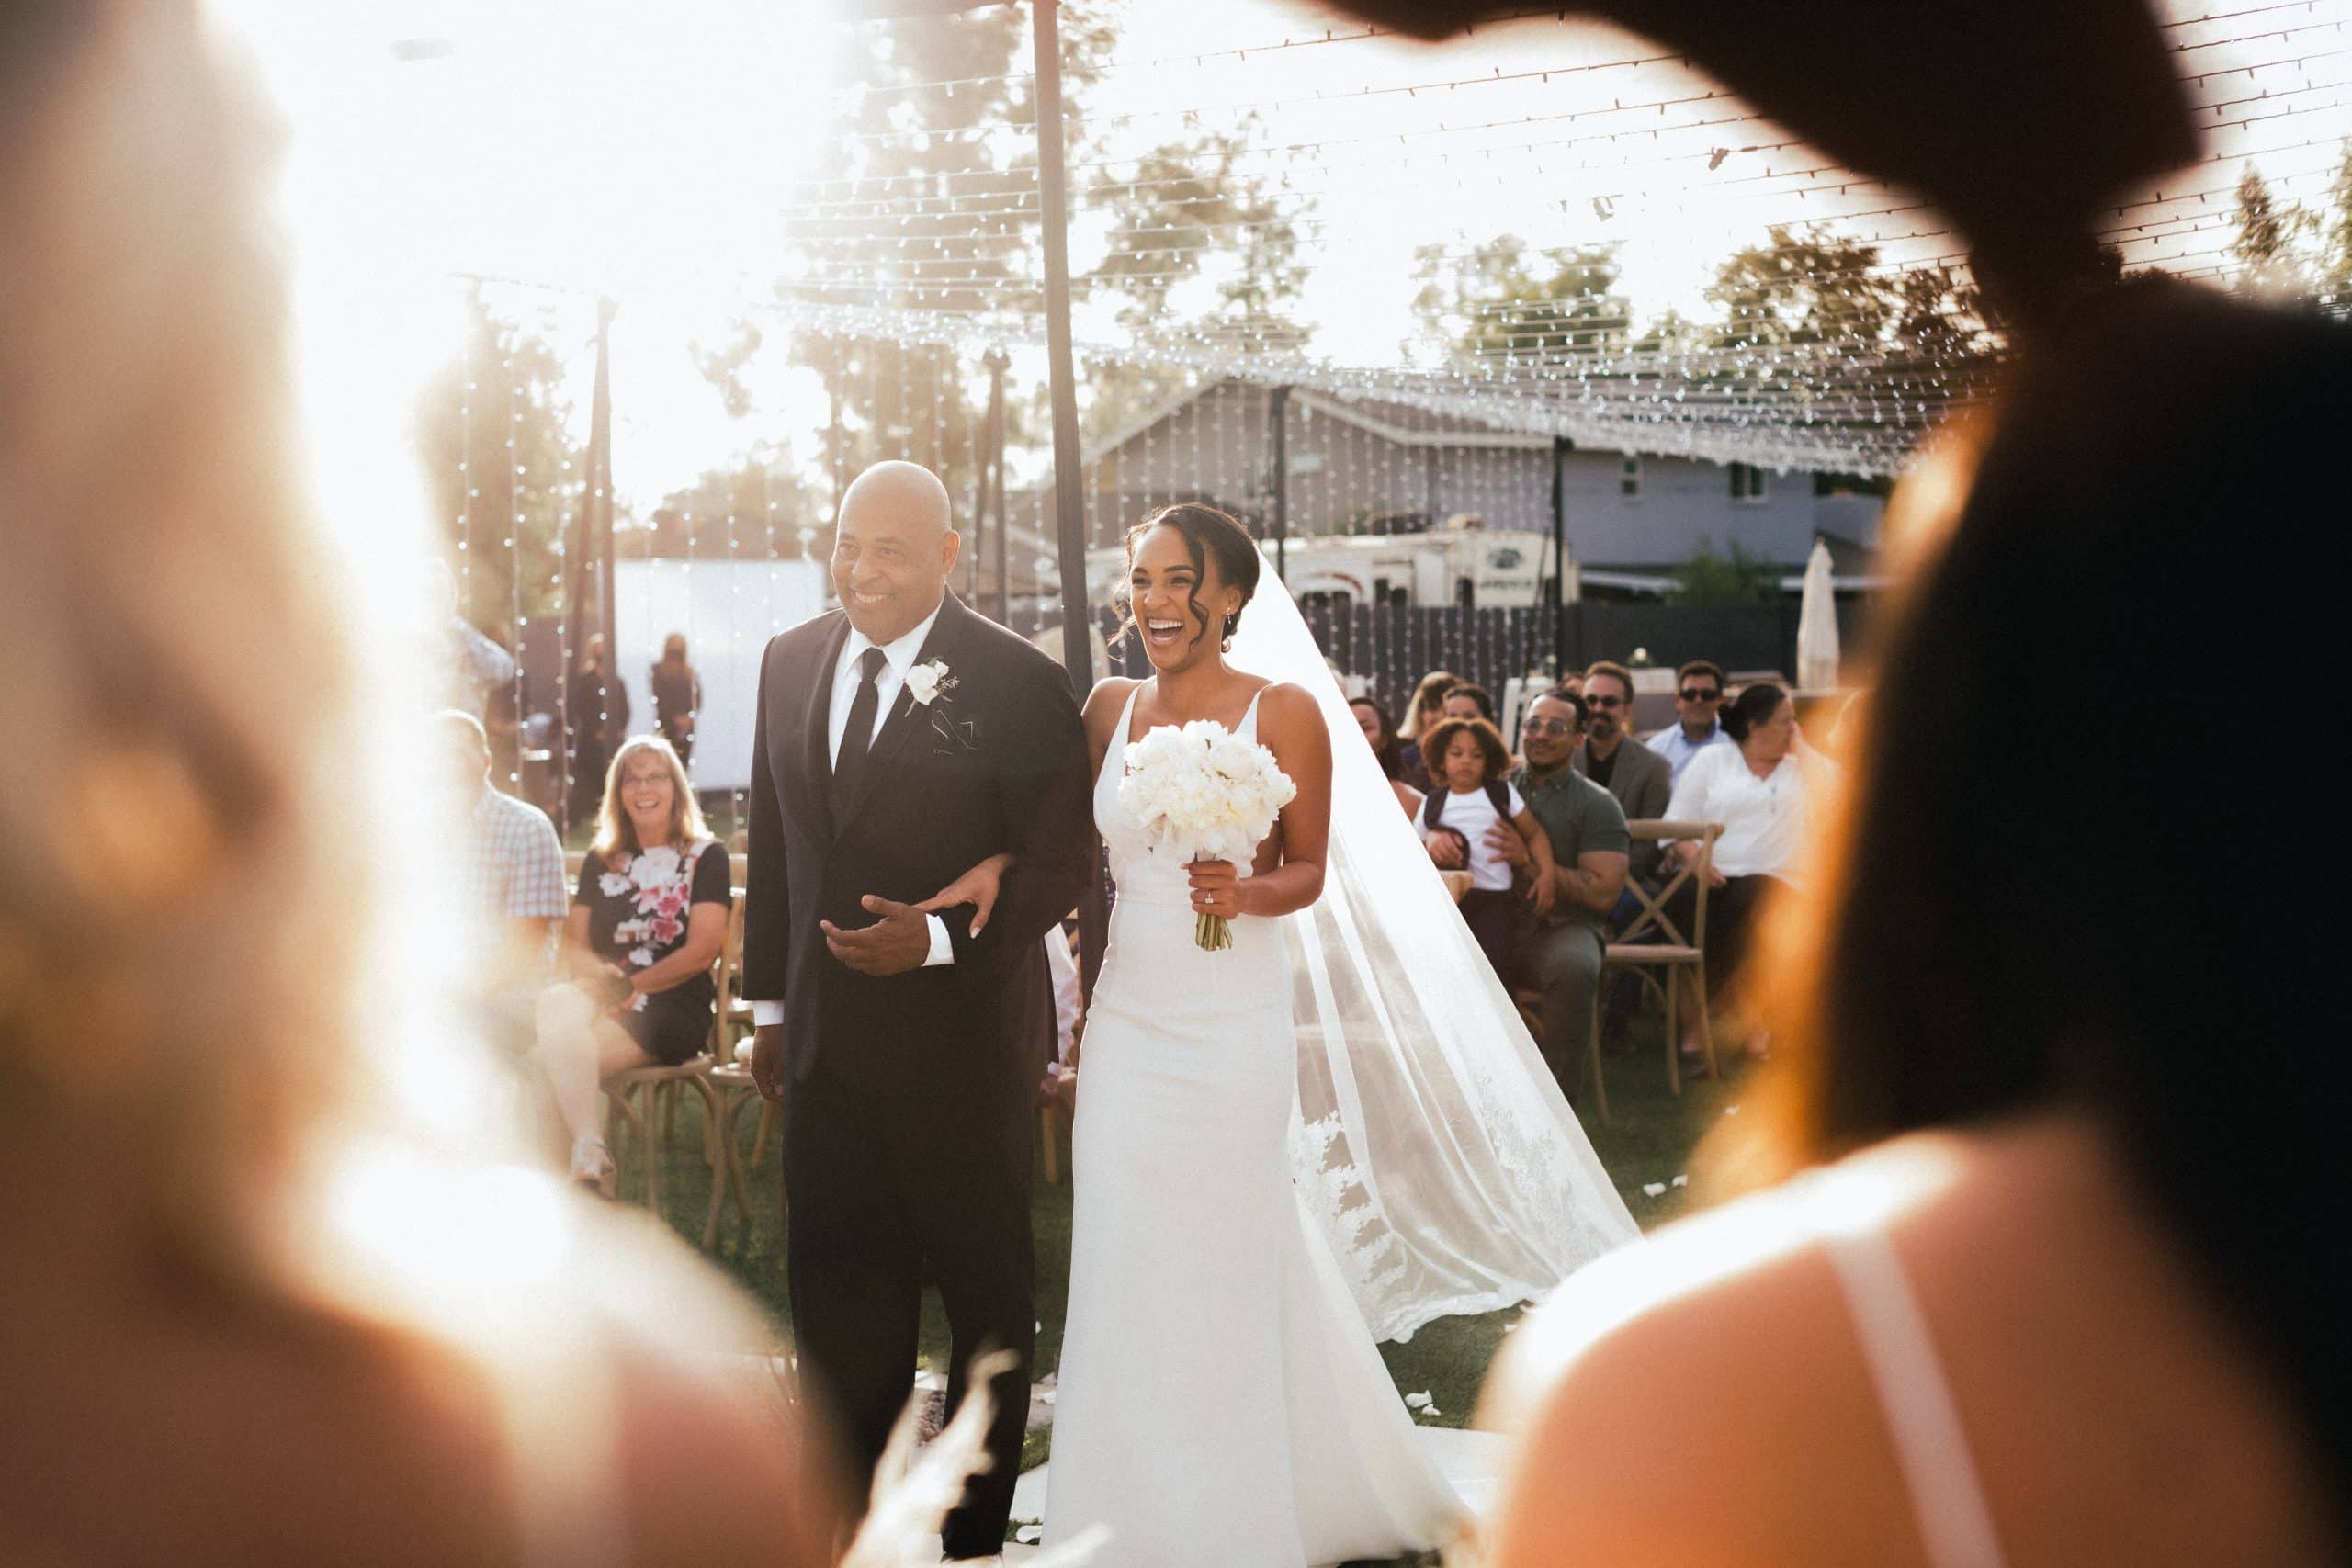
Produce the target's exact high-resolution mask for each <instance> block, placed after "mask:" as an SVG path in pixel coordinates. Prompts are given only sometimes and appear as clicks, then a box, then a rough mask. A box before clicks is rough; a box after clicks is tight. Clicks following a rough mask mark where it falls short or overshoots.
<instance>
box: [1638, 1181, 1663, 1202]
mask: <svg viewBox="0 0 2352 1568" xmlns="http://www.w3.org/2000/svg"><path fill="white" fill-rule="evenodd" d="M1642 1191H1643V1194H1644V1195H1645V1196H1646V1197H1651V1198H1663V1197H1665V1196H1666V1183H1665V1182H1663V1181H1645V1182H1643V1183H1642Z"/></svg>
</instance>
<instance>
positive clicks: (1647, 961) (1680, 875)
mask: <svg viewBox="0 0 2352 1568" xmlns="http://www.w3.org/2000/svg"><path fill="white" fill-rule="evenodd" d="M1625 829H1626V832H1627V833H1628V835H1629V836H1631V838H1632V839H1633V840H1634V842H1635V843H1637V844H1639V843H1648V844H1660V845H1663V844H1667V843H1671V842H1677V841H1684V840H1687V841H1689V842H1691V843H1695V844H1697V845H1698V846H1699V852H1698V853H1697V854H1695V855H1693V856H1692V857H1691V859H1690V860H1689V861H1688V862H1687V863H1685V862H1679V861H1677V860H1676V859H1675V858H1674V857H1673V856H1671V855H1665V856H1661V857H1660V860H1659V864H1660V865H1661V866H1668V867H1672V868H1673V874H1672V875H1670V876H1668V878H1667V879H1666V880H1665V881H1664V882H1663V883H1661V884H1660V885H1659V886H1658V888H1657V891H1656V892H1655V893H1653V892H1652V891H1650V889H1649V888H1647V887H1645V886H1643V885H1642V884H1641V883H1639V882H1636V881H1634V880H1633V879H1632V878H1630V877H1629V878H1627V879H1626V882H1625V886H1626V890H1627V891H1629V892H1630V893H1632V894H1633V896H1634V906H1635V907H1634V914H1633V918H1632V919H1628V920H1627V921H1626V922H1625V924H1624V925H1623V927H1622V928H1620V929H1619V930H1618V931H1614V932H1612V933H1611V937H1610V940H1609V942H1608V943H1607V944H1606V946H1605V947H1604V948H1603V950H1602V953H1601V962H1600V983H1599V984H1597V985H1595V986H1594V987H1593V989H1592V1006H1593V1028H1592V1050H1593V1057H1592V1071H1593V1077H1594V1079H1595V1080H1596V1082H1597V1081H1598V1080H1599V1078H1600V998H1602V996H1603V995H1605V994H1606V993H1607V990H1608V982H1609V972H1610V971H1611V969H1630V970H1632V971H1633V972H1634V974H1635V975H1637V976H1640V977H1641V981H1642V984H1643V985H1645V986H1646V987H1649V989H1650V992H1651V994H1652V995H1654V996H1656V997H1657V998H1658V1001H1659V1003H1660V1004H1661V1005H1662V1006H1663V1007H1664V1008H1665V1010H1666V1082H1667V1087H1668V1088H1669V1089H1672V1090H1673V1091H1674V1092H1675V1093H1676V1094H1678V1095H1679V1094H1680V1093H1681V1092H1682V1040H1681V1036H1680V1035H1679V1033H1677V1032H1676V1030H1675V1024H1676V1022H1677V1011H1678V1010H1677V1005H1676V1004H1677V1003H1678V1002H1679V1000H1680V996H1679V991H1680V988H1681V986H1682V983H1683V982H1682V976H1683V975H1684V973H1685V972H1686V971H1687V972H1689V975H1690V976H1691V978H1690V984H1691V986H1692V987H1695V997H1694V999H1695V1001H1696V1004H1697V1006H1698V1009H1699V1040H1700V1043H1701V1044H1702V1045H1703V1046H1704V1047H1705V1050H1706V1059H1707V1071H1708V1073H1709V1074H1710V1075H1712V1074H1713V1072H1714V1070H1715V1030H1714V1024H1713V1021H1711V1020H1710V1019H1709V1017H1708V1016H1707V890H1708V882H1709V876H1708V873H1709V871H1710V869H1711V868H1712V867H1713V865H1714V861H1715V840H1717V839H1719V838H1721V837H1722V836H1723V830H1724V829H1723V824H1722V823H1720V822H1674V821H1668V820H1666V819H1664V818H1648V819H1645V820H1641V821H1634V822H1628V823H1626V824H1625ZM1684 886H1691V887H1692V888H1694V889H1695V892H1694V894H1693V896H1692V897H1691V925H1690V929H1689V930H1687V931H1686V930H1684V929H1683V928H1682V927H1681V925H1680V924H1679V922H1677V920H1676V919H1675V918H1674V912H1673V908H1672V906H1673V904H1674V902H1675V900H1676V899H1677V898H1678V897H1679V896H1680V895H1681V892H1682V889H1683V888H1684ZM1661 971H1663V972H1664V974H1665V976H1666V978H1665V980H1664V982H1663V983H1661V982H1660V981H1659V979H1658V976H1659V973H1660V972H1661ZM1601 1114H1602V1115H1603V1116H1604V1117H1605V1116H1606V1115H1607V1114H1608V1099H1607V1096H1606V1095H1605V1094H1604V1095H1603V1096H1602V1099H1601Z"/></svg>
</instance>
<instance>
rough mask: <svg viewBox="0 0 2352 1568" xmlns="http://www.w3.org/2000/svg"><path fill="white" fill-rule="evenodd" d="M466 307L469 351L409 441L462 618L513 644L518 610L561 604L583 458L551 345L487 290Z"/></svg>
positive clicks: (431, 394)
mask: <svg viewBox="0 0 2352 1568" xmlns="http://www.w3.org/2000/svg"><path fill="white" fill-rule="evenodd" d="M467 310H468V312H469V330H468V332H467V339H466V349H465V352H464V354H463V355H461V356H460V357H459V358H458V359H457V360H456V361H454V362H452V363H451V364H449V365H448V366H447V367H444V368H443V369H442V370H441V371H440V372H439V373H438V374H436V375H435V376H434V377H433V378H431V379H430V380H429V381H427V383H426V384H425V388H424V392H423V394H422V395H421V397H420V398H419V399H418V403H417V414H416V423H415V427H414V433H413V438H414V441H415V444H416V448H417V454H418V457H420V459H421V460H422V461H423V462H424V466H425V472H426V475H427V479H428V483H429V484H430V487H431V490H432V492H433V504H434V512H435V516H436V517H437V518H438V520H439V522H440V525H441V530H442V535H443V537H444V539H445V541H446V542H447V547H448V551H449V560H450V563H451V570H453V572H454V573H455V574H456V576H457V579H458V590H459V593H460V596H461V597H460V604H459V608H460V611H461V613H463V614H464V615H465V616H466V618H467V619H468V620H469V621H471V622H472V623H473V624H474V625H475V626H481V627H482V628H484V629H485V630H488V631H493V632H496V633H498V634H499V635H501V636H503V637H506V638H507V639H508V640H509V642H510V643H511V642H512V640H513V638H514V637H515V629H516V628H515V615H516V612H517V610H518V608H519V610H520V613H521V614H522V615H526V616H539V615H548V614H550V613H552V612H553V610H554V609H555V607H556V606H557V605H558V604H560V602H561V600H562V586H561V584H560V583H559V581H557V576H558V573H557V560H558V555H557V550H558V545H559V541H560V540H562V539H563V538H564V537H565V530H566V529H568V528H569V527H570V526H571V524H572V522H573V520H574V517H575V514H576V513H577V512H578V510H579V504H580V485H579V482H578V477H577V471H576V465H575V459H576V457H577V453H576V451H575V450H574V448H573V446H572V445H571V438H570V436H569V435H568V434H566V431H567V426H568V424H569V423H570V417H571V416H570V411H569V409H568V408H567V407H566V406H565V404H564V402H563V400H562V397H561V394H560V389H561V386H562V382H563V365H562V363H561V361H560V359H559V358H558V357H557V355H556V352H555V350H554V349H553V348H552V347H550V346H549V345H548V342H547V340H546V339H544V338H542V337H540V336H538V335H537V333H531V332H528V331H526V330H525V329H524V327H522V326H521V325H520V324H519V323H517V322H514V321H503V320H501V319H500V318H499V317H497V316H496V315H494V314H492V310H491V309H490V307H489V305H488V303H487V302H486V301H485V300H484V299H483V298H482V294H481V289H479V288H476V289H475V290H473V292H472V293H471V294H470V295H469V298H468V300H467ZM509 540H512V541H513V543H512V545H511V546H510V545H509V543H508V541H509ZM518 568H519V570H520V573H521V583H520V586H519V590H518V587H517V584H516V581H515V578H516V572H517V570H518Z"/></svg>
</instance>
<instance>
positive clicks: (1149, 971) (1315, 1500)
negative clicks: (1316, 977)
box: [1045, 695, 1462, 1568]
mask: <svg viewBox="0 0 2352 1568" xmlns="http://www.w3.org/2000/svg"><path fill="white" fill-rule="evenodd" d="M1134 713H1135V698H1134V697H1133V696H1132V695H1131V696H1130V697H1129V698H1128V700H1127V706H1126V710H1125V712H1124V713H1123V714H1122V715H1121V716H1120V720H1119V728H1118V730H1117V732H1116V734H1115V736H1114V744H1113V745H1112V746H1111V748H1110V750H1109V753H1108V755H1107V756H1106V757H1105V759H1104V762H1103V771H1102V773H1101V775H1100V776H1099V777H1098V778H1097V779H1096V780H1095V789H1094V819H1095V823H1096V825H1097V826H1098V827H1099V828H1100V829H1101V830H1102V833H1103V841H1104V843H1105V844H1106V845H1107V846H1108V848H1109V851H1110V857H1111V870H1112V874H1113V876H1114V878H1115V879H1116V881H1117V883H1118V901H1117V905H1116V907H1115V911H1114V915H1113V917H1112V921H1111V942H1110V948H1109V951H1108V953H1106V954H1105V956H1104V959H1103V969H1102V973H1101V976H1099V978H1098V979H1097V981H1096V983H1095V988H1094V998H1093V1003H1092V1006H1091V1009H1090V1010H1089V1012H1088V1015H1087V1025H1086V1043H1085V1055H1084V1064H1085V1065H1084V1067H1083V1069H1082V1078H1083V1084H1084V1089H1083V1092H1082V1093H1081V1094H1080V1096H1079V1101H1078V1118H1077V1126H1076V1130H1075V1133H1074V1135H1073V1139H1072V1145H1073V1158H1074V1161H1075V1166H1076V1176H1075V1189H1074V1190H1075V1194H1076V1213H1075V1219H1074V1222H1073V1233H1072V1241H1071V1255H1070V1280H1069V1317H1068V1332H1067V1337H1065V1339H1064V1341H1063V1345H1062V1359H1061V1371H1060V1380H1059V1393H1058V1394H1057V1404H1056V1407H1055V1416H1054V1451H1053V1463H1052V1475H1051V1480H1050V1483H1049V1485H1048V1487H1047V1490H1046V1529H1045V1540H1046V1543H1047V1544H1048V1545H1052V1544H1055V1543H1057V1542H1061V1541H1065V1540H1069V1539H1071V1538H1072V1537H1074V1536H1076V1535H1077V1534H1079V1533H1080V1531H1082V1530H1084V1529H1087V1528H1088V1527H1090V1526H1092V1525H1097V1524H1101V1525H1103V1526H1107V1527H1108V1528H1109V1529H1110V1530H1111V1532H1112V1539H1111V1540H1110V1542H1109V1544H1108V1545H1107V1547H1105V1548H1104V1549H1103V1551H1101V1552H1099V1553H1098V1554H1097V1555H1096V1558H1095V1561H1097V1562H1103V1563H1115V1564H1118V1565H1119V1568H1302V1565H1306V1564H1326V1563H1333V1562H1342V1561H1344V1560H1347V1559H1350V1558H1360V1557H1373V1558H1378V1557H1390V1556H1396V1555H1398V1554H1400V1553H1402V1552H1405V1551H1410V1550H1413V1549H1415V1548H1419V1547H1426V1546H1430V1545H1433V1544H1436V1543H1437V1542H1439V1541H1440V1540H1443V1539H1444V1538H1445V1537H1446V1536H1447V1535H1448V1534H1449V1533H1450V1531H1451V1529H1452V1528H1453V1525H1454V1524H1455V1522H1456V1521H1457V1520H1458V1519H1459V1518H1460V1517H1461V1516H1462V1505H1461V1503H1460V1502H1459V1500H1458V1499H1457V1498H1456V1496H1455V1495H1454V1494H1453V1491H1452V1490H1451V1489H1450V1488H1449V1487H1448V1486H1447V1484H1446V1483H1445V1482H1444V1481H1443V1480H1442V1478H1441V1477H1440V1475H1439V1474H1438V1472H1437V1470H1436V1468H1435V1466H1434V1465H1433V1464H1432V1463H1431V1462H1430V1460H1429V1459H1428V1458H1427V1457H1426V1454H1425V1451H1424V1450H1423V1449H1422V1447H1421V1445H1420V1443H1419V1433H1418V1432H1417V1430H1416V1428H1415V1427H1414V1424H1413V1421H1412V1419H1411V1417H1410V1416H1408V1414H1407V1413H1406V1410H1405V1407H1404V1404H1403V1403H1402V1402H1401V1401H1400V1400H1399V1399H1398V1397H1397V1390H1396V1386H1395V1384H1394V1383H1393V1382H1391V1381H1390V1380H1389V1376H1388V1371H1387V1368H1386V1366H1385V1363H1384V1362H1383V1361H1382V1360H1381V1359H1380V1354H1379V1351H1378V1350H1377V1349H1376V1348H1375V1347H1374V1340H1373V1335H1372V1331H1371V1328H1370V1327H1369V1325H1367V1324H1366V1322H1365V1319H1364V1315H1363V1309H1362V1308H1360V1307H1359V1306H1358V1304H1357V1302H1356V1299H1355V1296H1354V1295H1353V1294H1352V1293H1351V1290H1350V1287H1349V1284H1348V1281H1347V1280H1346V1278H1345V1277H1344V1276H1343V1275H1342V1273H1341V1271H1340V1266H1339V1264H1338V1262H1337V1261H1336V1260H1335V1258H1334V1257H1333V1255H1332V1252H1331V1247H1330V1243H1329V1240H1327V1238H1326V1235H1325V1232H1324V1230H1323V1228H1322V1227H1321V1226H1320V1225H1319V1224H1317V1222H1316V1221H1315V1219H1314V1218H1313V1216H1312V1214H1311V1213H1310V1212H1309V1211H1308V1209H1307V1208H1306V1205H1305V1204H1304V1203H1303V1202H1302V1201H1301V1198H1300V1195H1299V1193H1298V1191H1297V1190H1296V1189H1295V1186H1294V1183H1293V1178H1292V1168H1293V1166H1292V1148H1291V1142H1290V1139H1291V1124H1292V1120H1293V1116H1294V1107H1295V1100H1296V1095H1297V1084H1298V1063H1299V1049H1298V1043H1297V1036H1296V1032H1295V1027H1294V1023H1293V1018H1292V1002H1293V995H1292V977H1291V967H1290V959H1289V956H1288V954H1287V952H1286V950H1285V945H1284V942H1283V931H1282V926H1281V923H1280V922H1279V921H1277V920H1272V919H1252V918H1249V917H1244V918H1242V919H1237V920H1235V921H1234V922H1233V945H1232V947H1230V948H1229V949H1227V950H1225V951H1223V952H1218V953H1208V952H1204V951H1203V950H1202V949H1201V948H1200V947H1199V946H1197V945H1196V944H1195V942H1194V941H1193V920H1194V917H1193V909H1192V905H1191V896H1190V892H1189V886H1188V884H1187V881H1186V876H1185V872H1184V868H1183V866H1182V864H1180V863H1173V862H1170V861H1165V860H1160V859H1158V858H1156V857H1155V856H1154V855H1153V854H1152V852H1151V850H1150V848H1149V846H1148V844H1147V843H1146V842H1144V840H1143V836H1142V834H1141V832H1140V831H1139V830H1138V829H1137V828H1136V825H1135V823H1134V822H1133V821H1132V820H1130V819H1129V818H1128V817H1127V815H1126V814H1125V811H1123V810H1122V808H1121V807H1120V803H1119V788H1118V786H1119V781H1120V779H1121V777H1122V774H1123V767H1122V755H1123V752H1124V750H1125V741H1127V740H1128V739H1131V737H1130V735H1129V732H1128V731H1129V727H1130V725H1131V724H1132V722H1133V718H1134ZM1257 713H1258V705H1257V703H1256V701H1255V700H1254V699H1253V700H1252V702H1251V703H1250V711H1249V714H1248V716H1246V717H1244V719H1243V720H1242V723H1241V727H1240V731H1239V733H1240V734H1241V736H1242V737H1243V738H1244V739H1256V736H1257Z"/></svg>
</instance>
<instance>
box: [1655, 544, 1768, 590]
mask: <svg viewBox="0 0 2352 1568" xmlns="http://www.w3.org/2000/svg"><path fill="white" fill-rule="evenodd" d="M1779 576H1780V572H1779V570H1777V569H1776V568H1774V567H1773V566H1772V564H1771V563H1770V562H1769V561H1767V560H1764V559H1762V558H1760V557H1757V556H1752V555H1750V554H1748V553H1747V549H1746V548H1745V547H1743V546H1742V545H1741V544H1740V542H1739V541H1738V540H1737V539H1734V540H1733V541H1732V542H1731V553H1730V554H1729V555H1728V556H1719V555H1717V554H1716V553H1715V547H1714V545H1713V543H1712V542H1710V541H1708V540H1706V539H1702V540H1700V541H1699V544H1698V547H1696V548H1695V549H1693V550H1692V551H1691V554H1690V555H1689V556H1688V557H1686V558H1684V559H1683V561H1682V563H1681V564H1680V565H1679V566H1677V567H1676V568H1675V569H1674V572H1673V577H1674V587H1673V588H1672V589H1670V590H1669V591H1668V593H1667V595H1666V602H1667V603H1668V604H1770V603H1771V602H1772V600H1774V599H1775V598H1777V597H1779V594H1780V584H1779V582H1778V581H1777V579H1778V578H1779Z"/></svg>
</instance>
